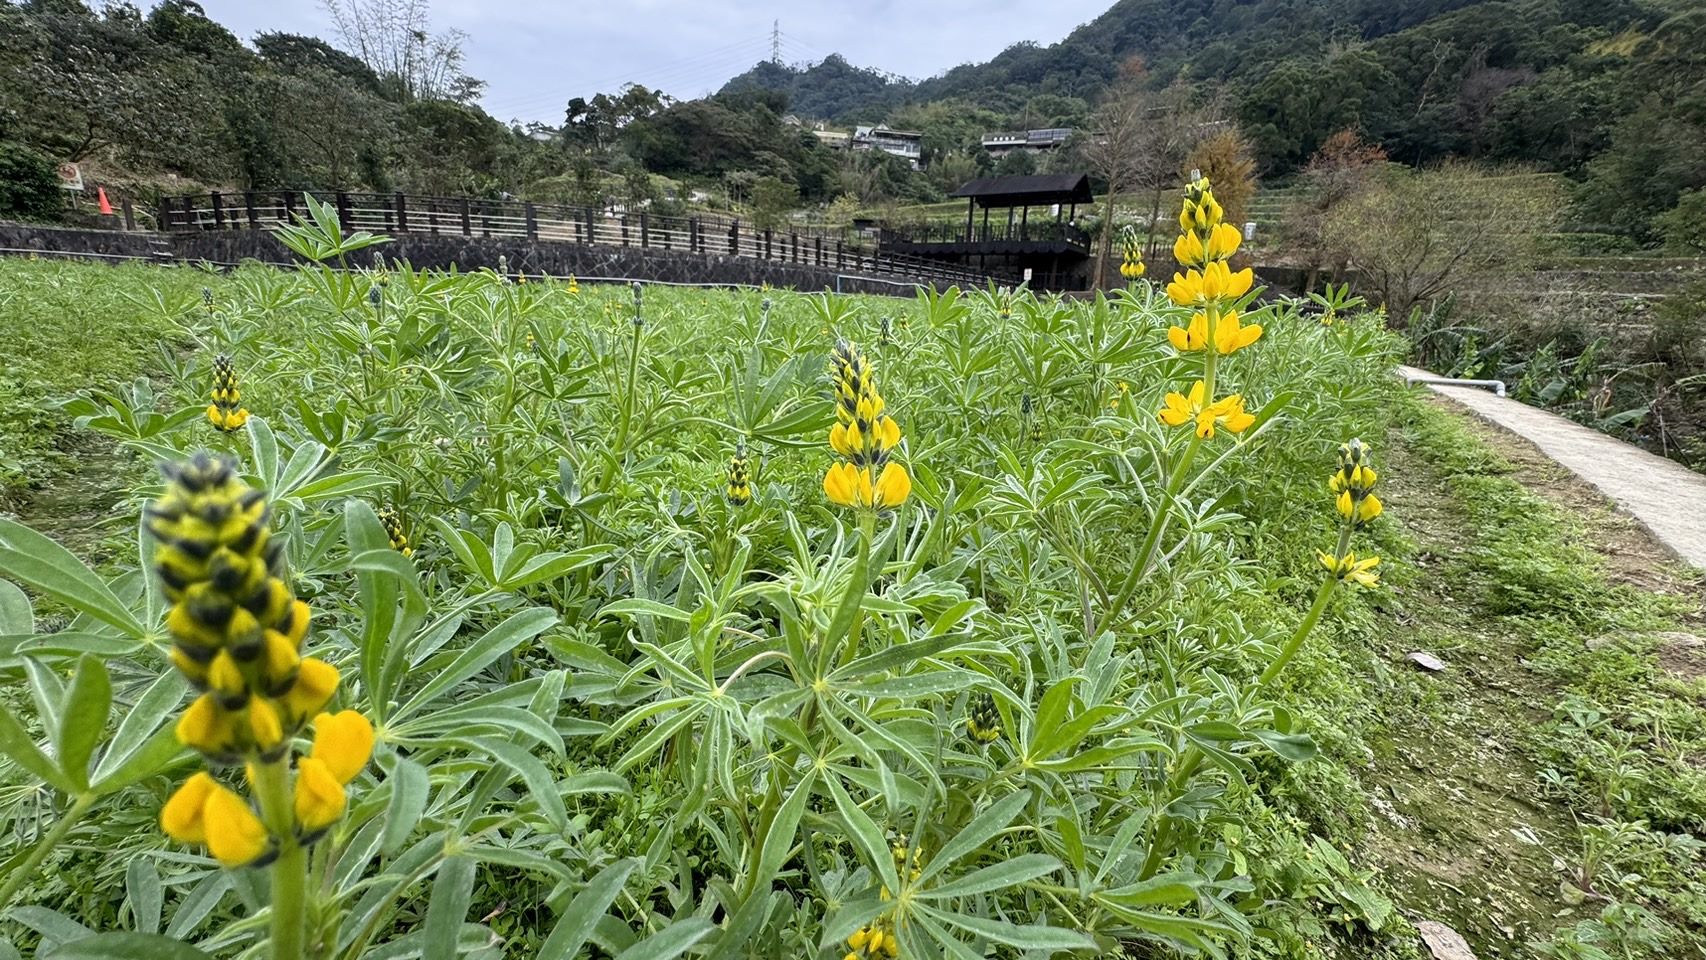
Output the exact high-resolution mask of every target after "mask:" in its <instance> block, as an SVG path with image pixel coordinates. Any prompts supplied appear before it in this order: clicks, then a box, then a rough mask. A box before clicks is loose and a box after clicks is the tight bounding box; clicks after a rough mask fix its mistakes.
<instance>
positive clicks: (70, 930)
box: [6, 906, 95, 945]
mask: <svg viewBox="0 0 1706 960" xmlns="http://www.w3.org/2000/svg"><path fill="white" fill-rule="evenodd" d="M6 916H7V917H8V918H9V919H12V920H16V921H18V922H19V923H21V924H23V925H24V926H26V927H29V928H30V929H31V930H34V931H35V932H37V933H39V934H41V935H42V939H43V940H49V941H52V942H54V943H58V944H61V945H63V944H67V943H75V942H76V941H78V940H87V939H89V938H90V937H92V936H94V935H95V931H93V930H90V929H89V928H88V927H85V926H83V925H82V924H81V923H78V922H77V921H75V920H73V919H71V918H70V917H68V916H66V915H65V914H63V913H60V912H59V911H58V910H52V909H49V908H47V907H36V906H28V907H13V908H12V909H11V910H9V911H7V914H6Z"/></svg>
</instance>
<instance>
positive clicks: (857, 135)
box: [852, 123, 924, 170]
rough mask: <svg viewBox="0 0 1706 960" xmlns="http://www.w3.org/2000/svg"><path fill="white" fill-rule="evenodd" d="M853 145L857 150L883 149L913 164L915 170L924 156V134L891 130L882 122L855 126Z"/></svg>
mask: <svg viewBox="0 0 1706 960" xmlns="http://www.w3.org/2000/svg"><path fill="white" fill-rule="evenodd" d="M852 146H853V149H855V150H881V151H882V152H884V153H887V154H891V155H893V156H896V157H899V158H901V159H902V160H905V161H907V162H908V163H910V164H912V168H913V169H914V170H916V169H918V167H919V166H920V161H921V160H922V159H923V158H924V134H922V133H914V132H912V131H909V130H891V129H889V128H888V126H886V125H884V124H880V123H879V124H877V125H876V126H874V127H865V126H860V127H854V128H853V140H852Z"/></svg>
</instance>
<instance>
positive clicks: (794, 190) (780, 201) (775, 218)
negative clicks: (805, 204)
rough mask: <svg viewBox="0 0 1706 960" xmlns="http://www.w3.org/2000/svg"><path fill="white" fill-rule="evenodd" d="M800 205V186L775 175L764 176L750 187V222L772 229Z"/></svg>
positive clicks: (778, 225) (784, 220)
mask: <svg viewBox="0 0 1706 960" xmlns="http://www.w3.org/2000/svg"><path fill="white" fill-rule="evenodd" d="M799 205H800V188H799V187H797V186H795V185H794V184H792V183H789V182H787V181H785V180H780V179H777V178H776V177H765V178H764V179H762V180H760V181H758V183H757V185H755V186H754V187H753V188H752V222H753V223H755V224H757V225H758V226H759V227H760V228H761V229H764V230H774V229H776V228H777V227H780V226H782V225H783V224H784V223H785V222H787V219H788V214H790V213H792V212H793V211H794V208H796V207H798V206H799Z"/></svg>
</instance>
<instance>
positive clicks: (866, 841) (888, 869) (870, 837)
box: [824, 777, 900, 890]
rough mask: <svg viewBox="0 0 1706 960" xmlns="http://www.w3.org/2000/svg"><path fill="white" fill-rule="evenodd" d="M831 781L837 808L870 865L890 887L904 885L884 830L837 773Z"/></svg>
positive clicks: (831, 789)
mask: <svg viewBox="0 0 1706 960" xmlns="http://www.w3.org/2000/svg"><path fill="white" fill-rule="evenodd" d="M824 782H825V783H827V784H829V794H830V796H832V797H834V798H835V809H836V810H838V811H840V813H841V819H842V821H843V822H845V823H846V824H847V828H848V833H849V835H850V836H851V837H852V839H853V845H854V846H855V847H857V848H858V850H859V853H860V855H861V856H862V857H863V858H864V860H865V864H866V866H869V867H871V868H872V869H873V870H874V871H875V872H876V874H877V876H878V877H879V878H880V879H881V880H882V882H883V886H885V887H888V888H889V889H890V890H899V889H900V875H899V874H898V873H896V872H895V867H894V856H893V854H892V853H891V852H890V851H889V845H888V843H887V842H886V841H884V840H883V831H882V828H881V827H878V826H877V824H876V821H874V820H872V819H871V816H870V814H867V813H866V812H865V811H864V810H861V809H859V805H858V804H856V803H854V802H853V798H852V797H850V796H848V795H847V791H846V790H845V789H843V788H842V786H841V783H840V782H839V781H837V780H836V779H835V778H834V777H825V778H824Z"/></svg>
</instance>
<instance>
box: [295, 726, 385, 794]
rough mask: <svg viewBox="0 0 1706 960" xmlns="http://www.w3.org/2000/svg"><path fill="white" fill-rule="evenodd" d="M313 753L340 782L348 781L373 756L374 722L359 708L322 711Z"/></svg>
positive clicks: (316, 730)
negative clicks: (330, 711) (329, 711)
mask: <svg viewBox="0 0 1706 960" xmlns="http://www.w3.org/2000/svg"><path fill="white" fill-rule="evenodd" d="M310 756H312V757H313V758H314V759H316V760H319V761H322V762H323V763H325V764H326V769H327V770H328V771H330V772H331V774H332V776H334V777H336V778H337V780H338V782H339V783H342V784H347V783H349V782H350V781H351V780H354V779H355V778H356V775H357V774H359V773H361V771H362V768H364V767H366V766H367V761H368V758H369V757H371V756H373V724H372V723H371V722H370V721H369V720H368V719H367V717H366V716H364V715H363V714H362V713H361V712H360V711H358V710H344V711H342V712H340V713H322V714H320V715H319V716H317V717H315V718H314V749H313V751H312V752H311V753H310Z"/></svg>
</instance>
